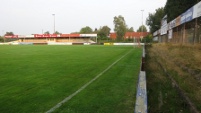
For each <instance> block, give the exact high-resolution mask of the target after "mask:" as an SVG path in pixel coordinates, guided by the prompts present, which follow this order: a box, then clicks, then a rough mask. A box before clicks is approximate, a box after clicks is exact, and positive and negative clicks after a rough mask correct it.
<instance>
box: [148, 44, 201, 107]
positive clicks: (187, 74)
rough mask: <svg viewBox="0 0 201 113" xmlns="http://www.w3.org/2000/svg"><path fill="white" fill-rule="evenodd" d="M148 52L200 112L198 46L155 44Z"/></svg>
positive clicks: (199, 61)
mask: <svg viewBox="0 0 201 113" xmlns="http://www.w3.org/2000/svg"><path fill="white" fill-rule="evenodd" d="M150 52H152V56H151V57H152V58H155V59H156V60H157V61H158V62H160V63H161V64H162V65H163V67H165V68H166V69H167V72H168V73H169V74H170V75H171V76H172V77H173V78H174V79H175V80H176V82H177V83H178V84H179V86H180V87H181V88H182V89H183V90H184V92H185V93H186V94H187V96H188V97H189V98H190V99H191V101H192V102H193V103H194V104H195V107H196V108H197V109H198V110H199V111H201V104H200V102H201V98H200V94H201V87H200V86H201V82H200V79H199V77H201V76H200V74H201V73H200V72H201V71H199V70H200V69H201V65H200V63H201V59H200V58H199V57H198V56H200V55H201V53H200V46H189V45H187V46H184V45H174V44H155V45H153V46H152V48H151V49H150ZM150 52H149V53H150ZM151 67H152V66H151ZM156 72H157V71H156ZM196 76H197V77H196ZM176 100H177V99H176ZM179 100H181V98H179ZM172 107H173V106H172Z"/></svg>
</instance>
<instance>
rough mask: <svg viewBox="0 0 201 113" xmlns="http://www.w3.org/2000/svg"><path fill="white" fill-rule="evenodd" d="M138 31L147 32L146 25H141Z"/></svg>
mask: <svg viewBox="0 0 201 113" xmlns="http://www.w3.org/2000/svg"><path fill="white" fill-rule="evenodd" d="M137 32H147V28H146V27H145V26H144V25H141V26H140V27H139V29H138V30H137Z"/></svg>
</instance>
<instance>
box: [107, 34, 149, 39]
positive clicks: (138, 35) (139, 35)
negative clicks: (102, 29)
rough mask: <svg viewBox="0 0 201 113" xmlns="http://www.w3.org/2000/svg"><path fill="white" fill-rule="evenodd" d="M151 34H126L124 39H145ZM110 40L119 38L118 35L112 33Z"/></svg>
mask: <svg viewBox="0 0 201 113" xmlns="http://www.w3.org/2000/svg"><path fill="white" fill-rule="evenodd" d="M148 34H149V32H126V34H125V36H124V39H133V38H136V39H138V38H141V37H142V38H143V37H146V36H147V35H148ZM110 38H111V39H113V40H115V39H116V38H117V34H116V33H110Z"/></svg>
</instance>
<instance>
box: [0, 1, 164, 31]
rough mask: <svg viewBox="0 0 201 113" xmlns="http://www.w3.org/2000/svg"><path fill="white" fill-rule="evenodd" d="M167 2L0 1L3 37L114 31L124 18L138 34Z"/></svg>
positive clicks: (0, 23) (0, 26)
mask: <svg viewBox="0 0 201 113" xmlns="http://www.w3.org/2000/svg"><path fill="white" fill-rule="evenodd" d="M166 1H167V0H1V2H0V30H1V33H0V34H1V35H2V34H5V32H7V31H11V32H13V33H14V34H18V35H28V34H41V33H42V31H43V32H45V31H49V32H50V33H53V30H54V17H53V15H52V14H55V24H56V31H59V32H61V33H71V32H76V31H79V30H80V29H81V28H82V27H85V26H89V27H91V28H92V29H93V30H94V29H95V28H99V27H100V26H104V25H107V26H108V27H110V28H111V29H112V30H111V31H113V29H114V25H113V18H114V16H118V15H122V16H123V17H124V18H125V21H126V24H127V25H128V27H134V30H135V31H136V30H137V29H138V28H139V26H140V25H141V24H142V11H141V10H144V12H143V22H144V24H145V20H146V18H147V17H148V14H149V13H153V12H155V9H157V8H159V7H164V6H165V3H166Z"/></svg>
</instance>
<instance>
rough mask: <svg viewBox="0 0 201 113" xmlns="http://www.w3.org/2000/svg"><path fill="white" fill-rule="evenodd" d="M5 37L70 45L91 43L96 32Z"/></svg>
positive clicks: (17, 40)
mask: <svg viewBox="0 0 201 113" xmlns="http://www.w3.org/2000/svg"><path fill="white" fill-rule="evenodd" d="M5 38H7V39H15V41H14V42H15V43H18V44H22V45H23V44H25V45H26V44H28V45H32V44H44V45H72V44H93V43H96V42H97V34H33V35H11V36H5Z"/></svg>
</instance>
